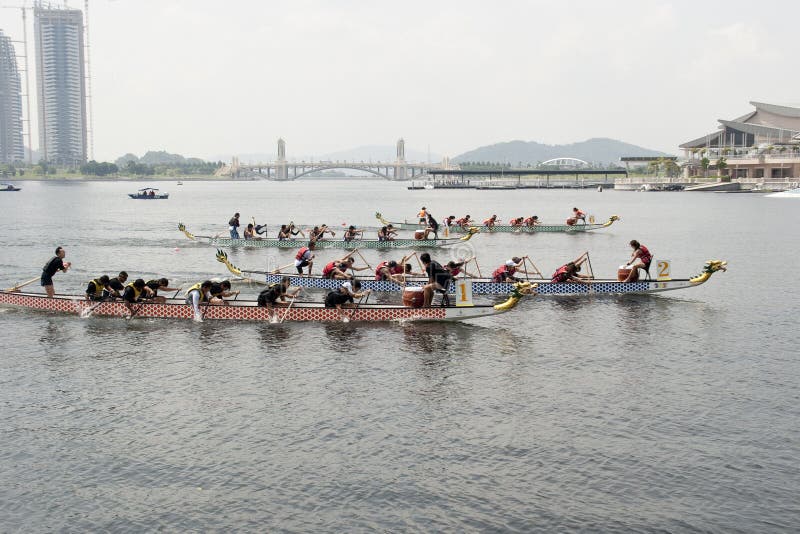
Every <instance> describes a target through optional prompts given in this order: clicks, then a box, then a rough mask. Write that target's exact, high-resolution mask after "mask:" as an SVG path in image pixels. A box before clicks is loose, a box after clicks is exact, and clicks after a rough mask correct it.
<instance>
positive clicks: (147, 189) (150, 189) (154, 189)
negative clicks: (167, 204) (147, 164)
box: [139, 187, 158, 191]
mask: <svg viewBox="0 0 800 534" xmlns="http://www.w3.org/2000/svg"><path fill="white" fill-rule="evenodd" d="M139 191H158V189H157V188H155V187H145V188H144V189H139Z"/></svg>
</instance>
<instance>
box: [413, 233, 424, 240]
mask: <svg viewBox="0 0 800 534" xmlns="http://www.w3.org/2000/svg"><path fill="white" fill-rule="evenodd" d="M414 239H416V240H417V241H422V240H423V239H425V230H416V231H415V232H414Z"/></svg>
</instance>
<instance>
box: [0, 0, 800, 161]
mask: <svg viewBox="0 0 800 534" xmlns="http://www.w3.org/2000/svg"><path fill="white" fill-rule="evenodd" d="M20 3H21V0H13V1H5V0H0V5H2V6H8V5H19V4H20ZM68 5H69V6H70V7H73V8H82V7H83V2H82V1H76V0H72V1H70V2H68ZM89 15H90V38H91V61H92V78H93V80H92V89H93V95H94V99H93V108H94V133H95V135H94V147H95V151H94V155H95V158H96V159H98V160H113V159H115V158H117V157H118V156H120V155H122V154H124V153H125V152H133V153H135V154H138V155H142V154H143V153H144V152H145V151H147V150H167V151H169V152H174V153H180V154H183V155H185V156H195V157H202V158H210V157H214V156H216V155H220V154H226V153H232V154H236V153H253V152H265V153H273V152H275V151H276V148H275V145H276V141H277V139H278V137H283V138H284V139H286V142H287V156H288V157H289V158H291V157H293V156H299V155H314V154H319V155H321V154H325V153H328V152H335V151H338V150H345V149H349V148H353V147H357V146H362V145H393V144H394V143H395V142H396V140H397V139H398V138H400V137H403V138H404V139H405V140H406V146H407V147H410V148H414V149H417V150H428V147H429V148H430V151H431V152H434V153H439V154H445V155H449V156H456V155H458V154H460V153H462V152H465V151H467V150H470V149H473V148H476V147H478V146H482V145H487V144H493V143H497V142H502V141H510V140H515V139H519V140H524V141H538V142H542V143H547V144H560V143H570V142H575V141H581V140H585V139H587V138H590V137H611V138H614V139H619V140H622V141H626V142H629V143H634V144H637V145H641V146H644V147H647V148H652V149H656V150H663V151H666V152H671V153H677V151H678V149H677V145H678V144H680V143H682V142H684V141H687V140H689V139H693V138H695V137H699V136H701V135H704V134H706V133H709V132H711V131H713V130H714V129H715V128H716V125H717V123H716V120H717V119H720V118H726V119H727V118H735V117H737V116H739V115H742V114H744V113H747V112H748V111H750V110H751V109H752V108H751V106H750V105H749V103H748V102H749V101H751V100H754V101H764V102H771V103H776V104H788V105H800V68H798V64H800V60H798V42H799V41H798V31H797V21H798V20H800V2H772V3H770V2H761V3H758V2H755V3H754V2H753V1H752V0H748V1H716V2H696V1H685V2H666V1H661V2H659V1H647V0H635V1H614V2H597V1H563V0H559V1H552V0H549V1H546V2H538V1H529V2H521V1H502V2H487V1H485V0H484V1H464V0H458V1H435V0H433V1H431V0H426V1H416V0H404V1H402V2H389V1H380V0H373V1H367V0H364V1H334V0H328V1H313V0H299V1H298V0H294V1H290V2H286V1H282V2H276V1H269V0H253V1H250V0H239V1H236V0H233V1H220V0H217V1H201V0H191V1H190V0H184V1H178V0H91V3H90V13H89ZM0 17H1V18H0V21H1V22H0V28H2V29H3V30H4V31H5V32H6V33H7V34H10V35H11V37H12V39H19V38H21V28H22V24H21V21H20V19H21V18H20V16H19V15H18V12H15V11H13V10H10V9H3V10H0ZM31 21H32V17H30V18H29V22H31ZM32 35H33V31H32V23H31V24H30V30H29V38H30V39H31V43H32ZM30 50H31V55H33V53H32V51H33V48H32V47H31V48H30ZM19 53H21V51H20V52H19ZM31 83H35V79H34V78H32V79H31ZM34 134H35V130H34ZM34 145H38V143H37V142H36V141H35V140H34Z"/></svg>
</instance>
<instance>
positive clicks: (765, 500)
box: [0, 180, 800, 532]
mask: <svg viewBox="0 0 800 534" xmlns="http://www.w3.org/2000/svg"><path fill="white" fill-rule="evenodd" d="M20 185H21V186H22V188H23V189H22V191H21V192H19V193H4V194H0V228H2V231H0V245H2V250H3V253H2V260H0V284H1V285H2V287H8V286H11V285H13V284H14V283H16V282H19V281H23V280H27V279H29V278H32V277H33V276H37V275H38V274H39V273H40V272H41V266H42V265H43V264H44V263H45V262H46V261H47V260H48V259H49V258H50V257H51V256H52V253H53V249H54V248H55V247H56V246H58V245H61V246H64V247H65V248H66V250H67V258H66V259H67V260H69V261H72V262H73V268H72V269H71V270H70V271H69V272H68V273H59V274H57V275H56V277H55V286H56V289H57V290H58V291H59V292H82V291H83V289H84V287H85V285H86V283H87V281H88V279H90V278H93V277H96V276H99V275H101V274H106V273H107V274H109V275H112V276H113V275H114V274H116V273H117V272H118V271H119V270H123V269H124V270H126V271H128V272H129V273H130V274H131V276H132V278H136V277H139V276H141V277H144V278H148V277H154V276H166V277H168V278H169V279H170V281H171V282H172V285H177V284H183V285H184V287H186V286H187V285H188V284H191V283H194V282H196V281H200V280H203V279H205V278H208V277H211V276H224V275H225V271H224V267H223V266H222V265H221V264H219V263H217V262H216V261H215V258H214V253H215V251H214V249H213V248H212V247H210V246H208V245H203V244H199V243H191V242H189V241H188V240H186V239H185V238H184V237H183V235H182V234H180V233H179V232H178V231H177V229H176V226H177V223H178V222H183V223H185V224H186V225H187V227H188V229H189V230H190V231H192V232H194V233H196V234H217V233H221V234H222V235H225V234H226V233H227V221H228V219H229V218H230V217H231V216H232V215H233V213H234V212H235V211H239V212H241V214H242V220H243V221H244V222H246V221H247V220H249V219H250V217H251V216H255V217H256V218H257V220H258V222H268V223H276V222H277V223H280V222H286V221H288V220H295V221H301V222H308V223H322V222H325V223H327V224H328V225H330V226H340V225H341V224H342V223H348V224H349V223H356V224H359V223H361V224H370V225H374V224H375V222H376V221H375V219H374V216H373V214H374V212H375V211H380V212H382V213H383V214H384V215H385V216H386V217H387V218H390V219H402V218H409V219H412V218H413V217H414V215H415V214H416V212H417V211H418V210H419V208H420V207H421V206H423V205H424V206H426V207H427V208H429V209H430V211H431V212H432V213H433V214H434V215H435V216H437V218H438V219H439V220H441V219H442V218H444V216H446V215H450V214H453V215H456V216H458V217H460V216H463V215H464V214H465V213H469V214H471V215H472V216H473V217H475V218H481V219H483V218H485V217H488V216H489V215H491V214H492V213H497V214H498V215H499V216H500V218H502V219H504V220H507V219H508V218H510V217H512V216H518V215H525V216H528V215H531V214H534V213H535V214H538V215H539V216H540V218H542V219H543V220H544V221H554V222H558V221H562V220H563V219H564V218H566V217H567V216H568V215H569V213H570V212H571V209H572V207H573V206H578V207H580V208H582V209H584V210H586V211H587V212H588V213H592V214H594V215H595V216H596V217H597V218H598V219H605V218H607V217H608V216H610V215H612V214H618V215H620V216H621V217H622V220H621V221H619V222H618V223H615V224H614V225H613V226H611V227H610V228H607V229H604V230H601V231H598V232H595V233H591V234H582V235H565V234H539V235H532V236H531V235H523V236H519V235H509V234H497V235H479V236H477V237H476V238H474V239H473V240H472V241H470V242H469V243H468V244H467V245H465V246H464V247H461V249H460V250H459V251H457V252H441V253H439V254H438V255H437V254H434V258H438V259H439V260H444V261H446V260H448V259H450V257H451V256H452V255H465V254H469V253H470V252H472V251H474V252H476V253H477V254H478V259H479V261H480V265H481V269H482V271H483V273H484V275H486V274H487V273H488V272H490V271H491V270H493V269H494V268H495V267H496V266H497V265H499V264H500V263H502V261H503V260H505V259H507V258H508V257H510V256H513V255H520V256H521V255H525V254H528V255H530V256H531V257H532V258H533V259H534V261H535V262H536V264H537V266H538V267H539V268H540V269H541V270H542V271H543V272H545V274H547V275H549V274H550V273H551V272H552V271H553V270H554V269H555V267H557V266H558V265H560V264H562V263H564V262H565V261H568V260H569V259H572V258H574V257H576V256H578V255H579V254H580V253H581V252H583V251H585V250H589V251H590V252H591V260H592V266H593V269H594V271H595V273H596V274H598V275H601V276H607V277H613V276H614V275H615V273H616V268H617V266H618V265H619V264H620V263H622V262H623V261H625V260H627V258H628V257H629V254H630V248H629V247H628V244H627V243H628V241H630V240H631V239H638V240H639V241H641V242H642V243H643V244H645V245H647V246H648V247H649V248H650V250H651V251H653V252H654V254H655V256H656V258H657V259H658V258H661V259H665V258H666V259H669V260H671V264H672V275H673V276H674V277H680V278H683V277H688V276H693V275H695V274H698V273H699V272H700V270H701V268H702V266H703V263H704V262H705V260H707V259H725V260H727V261H728V262H729V270H728V272H727V273H718V274H715V275H714V276H713V277H712V278H711V280H710V281H709V282H708V283H706V284H704V285H702V286H700V287H698V288H691V289H686V290H681V291H676V292H670V293H665V294H663V295H660V296H641V297H636V296H633V297H630V296H629V297H624V298H623V297H594V298H591V297H590V298H553V297H537V298H534V299H529V300H527V301H523V302H521V303H520V305H519V306H518V308H517V309H515V310H514V311H512V312H511V313H508V314H505V315H502V316H498V317H492V318H486V319H480V320H476V321H472V322H469V323H464V324H434V323H431V324H413V323H412V324H409V323H406V324H384V325H359V324H353V323H350V324H326V325H321V324H282V325H275V324H250V323H224V324H223V323H215V322H211V321H207V322H205V323H202V324H196V323H192V322H188V321H166V320H144V319H134V320H132V321H125V320H122V319H110V318H95V317H92V318H89V319H79V318H78V317H66V316H57V315H50V314H44V313H36V312H31V311H25V310H9V309H0V328H2V331H3V333H4V335H3V341H2V357H0V436H2V444H3V446H2V448H0V530H1V531H3V532H9V531H10V532H17V531H18V532H41V531H73V532H80V531H154V530H167V531H182V532H186V531H234V530H239V531H258V532H265V531H276V530H278V531H292V532H299V531H328V532H330V531H342V532H368V531H447V532H464V531H518V532H531V531H543V532H553V531H573V530H584V531H630V530H637V531H648V532H649V531H674V532H683V531H697V530H702V531H719V532H771V531H774V532H780V531H796V529H797V528H798V524H800V499H798V489H800V430H798V429H800V402H798V401H799V399H800V387H799V386H798V384H800V361H799V360H798V355H799V353H800V350H799V349H800V343H798V341H797V330H795V329H796V328H797V324H796V323H797V319H798V316H800V314H799V313H798V312H800V304H798V302H800V300H798V297H799V296H800V295H799V294H798V293H799V292H798V283H797V280H796V279H795V278H794V274H795V273H796V271H797V269H798V266H800V246H798V245H800V242H799V240H798V237H797V228H798V225H799V224H800V201H798V200H793V199H771V198H765V197H764V196H761V195H757V194H727V195H726V194H713V193H685V192H684V193H633V192H615V191H611V190H606V191H604V192H602V193H598V192H596V191H594V190H587V191H578V190H548V191H545V190H517V191H476V190H467V191H452V190H433V191H427V190H423V191H408V190H406V188H405V184H396V183H390V182H384V181H382V180H357V181H344V180H342V181H322V180H318V181H311V180H308V181H306V180H300V181H298V182H296V183H274V182H237V183H224V182H185V185H183V186H176V185H175V182H161V183H154V184H142V185H138V184H131V183H123V182H99V183H87V182H63V181H59V182H53V183H42V182H22V183H21V184H20ZM144 185H155V186H156V187H160V188H161V189H166V190H168V191H169V192H170V193H171V196H170V198H169V200H159V201H139V200H130V199H128V198H127V195H126V193H127V192H130V191H132V190H134V189H136V188H137V187H142V186H144ZM270 234H271V235H274V225H272V224H271V225H270ZM229 253H230V256H231V260H232V262H233V263H234V264H236V265H238V266H239V267H241V268H243V269H264V268H266V267H267V266H268V265H271V266H275V265H276V264H278V265H282V264H286V263H289V262H290V261H291V260H292V259H293V257H294V251H278V250H270V249H260V250H235V249H232V250H229ZM341 255H342V253H341V251H335V250H334V251H328V250H322V251H319V252H318V258H320V260H322V259H325V260H326V261H328V260H327V259H328V258H331V259H333V258H336V257H339V256H341ZM364 255H365V257H366V259H367V260H368V261H369V262H370V263H371V264H373V265H374V263H375V262H377V261H378V260H379V259H387V258H395V257H396V256H399V255H401V253H400V252H399V251H394V252H379V251H367V252H365V253H364ZM395 259H397V258H395ZM318 263H322V262H321V261H318ZM320 267H321V265H320ZM318 269H319V268H317V270H318ZM30 287H31V288H34V289H36V290H38V289H40V288H38V283H37V284H34V285H32V286H30ZM238 288H239V289H241V290H242V291H243V293H248V294H251V295H254V294H255V293H256V292H257V290H258V289H257V287H255V286H247V285H240V286H238ZM311 294H312V296H316V297H319V298H321V296H322V295H321V294H319V293H316V294H315V293H311ZM384 298H386V297H384Z"/></svg>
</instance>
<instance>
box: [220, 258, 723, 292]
mask: <svg viewBox="0 0 800 534" xmlns="http://www.w3.org/2000/svg"><path fill="white" fill-rule="evenodd" d="M217 261H219V262H220V263H223V264H224V265H225V266H226V267H227V268H228V270H229V271H230V272H231V273H233V274H235V275H237V276H242V275H243V274H248V275H252V274H256V275H263V276H264V281H265V282H266V283H267V284H276V283H278V282H280V281H281V279H282V278H283V277H284V276H289V280H290V282H289V283H290V284H291V285H292V286H298V287H307V288H314V289H326V290H333V289H337V288H338V287H339V286H341V285H342V282H344V280H341V279H339V280H337V279H331V278H324V277H322V276H302V275H294V274H292V275H286V274H282V273H275V272H267V271H248V270H243V269H239V268H237V267H236V266H234V265H233V264H231V262H230V260H228V256H227V254H225V252H224V251H222V250H218V251H217ZM725 270H727V263H726V262H724V261H720V260H709V261H707V262H706V264H705V265H704V266H703V271H702V272H701V273H700V274H699V275H697V276H694V277H692V278H677V279H662V280H640V281H637V282H620V281H619V280H613V279H595V280H592V282H591V283H589V284H582V283H573V282H567V283H556V282H551V281H550V280H530V281H531V282H535V283H536V284H537V289H536V291H537V293H538V294H539V295H546V296H581V295H585V296H589V295H642V294H649V293H661V292H663V291H672V290H675V289H684V288H689V287H696V286H699V285H701V284H703V283H704V282H706V281H707V280H708V279H709V278H710V277H711V275H712V274H714V273H715V272H717V271H725ZM355 279H356V280H359V281H360V282H361V288H362V289H369V290H371V291H386V292H392V291H397V292H399V291H404V290H405V289H406V288H408V287H422V286H424V285H425V284H427V283H428V281H427V279H425V278H419V277H417V278H409V279H407V280H406V283H405V284H398V283H396V282H391V281H384V280H375V279H374V277H363V276H356V277H355ZM467 280H469V281H470V283H471V286H472V293H473V294H474V295H503V294H505V293H508V292H509V291H512V290H513V288H514V283H512V282H494V281H493V280H492V279H491V278H467ZM448 292H449V293H455V292H456V287H455V283H451V284H450V287H449V288H448Z"/></svg>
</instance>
